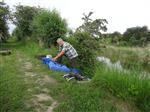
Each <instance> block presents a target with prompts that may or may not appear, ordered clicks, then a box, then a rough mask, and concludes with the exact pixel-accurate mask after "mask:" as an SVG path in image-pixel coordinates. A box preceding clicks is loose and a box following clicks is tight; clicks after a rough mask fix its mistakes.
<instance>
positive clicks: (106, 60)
mask: <svg viewBox="0 0 150 112" xmlns="http://www.w3.org/2000/svg"><path fill="white" fill-rule="evenodd" d="M97 60H98V61H99V62H102V63H104V64H105V65H106V66H107V67H108V68H111V69H117V70H119V71H123V72H126V73H127V72H130V71H129V70H126V69H124V68H123V67H122V65H121V62H120V61H119V60H118V61H116V62H115V63H112V62H111V60H110V59H109V58H106V57H104V56H98V57H97ZM144 78H150V74H149V73H148V72H145V71H142V72H141V74H140V75H139V79H144Z"/></svg>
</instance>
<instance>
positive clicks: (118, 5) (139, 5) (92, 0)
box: [0, 0, 150, 33]
mask: <svg viewBox="0 0 150 112" xmlns="http://www.w3.org/2000/svg"><path fill="white" fill-rule="evenodd" d="M0 1H1V0H0ZM4 1H5V3H7V4H8V5H9V6H10V7H11V8H12V7H13V6H14V5H17V4H19V3H20V4H21V5H28V6H40V7H42V8H46V9H49V10H52V9H54V8H55V9H56V10H58V11H59V12H60V14H61V17H62V18H64V19H66V20H67V23H68V26H69V27H70V28H71V29H75V28H77V27H79V26H80V25H81V24H82V23H83V21H82V19H81V18H82V17H83V13H85V14H88V13H89V12H90V11H93V12H94V14H93V15H92V16H91V18H92V19H97V18H101V19H107V21H108V25H107V28H108V31H107V33H112V32H114V31H119V32H121V33H123V32H125V30H126V29H127V28H130V27H135V26H144V25H146V26H148V28H149V29H150V0H4ZM9 27H10V32H11V31H12V30H13V29H14V25H12V24H10V25H9Z"/></svg>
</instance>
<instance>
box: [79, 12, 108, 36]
mask: <svg viewBox="0 0 150 112" xmlns="http://www.w3.org/2000/svg"><path fill="white" fill-rule="evenodd" d="M92 14H93V12H89V14H88V15H86V14H83V16H84V17H83V18H82V20H83V21H84V23H83V24H82V25H81V26H80V27H79V28H77V30H76V31H77V32H87V33H89V34H90V36H91V37H95V38H100V37H101V31H104V32H105V31H107V27H106V24H108V22H107V20H106V19H95V20H92V19H91V18H90V17H91V15H92Z"/></svg>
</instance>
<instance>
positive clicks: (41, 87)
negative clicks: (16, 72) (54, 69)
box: [17, 53, 58, 112]
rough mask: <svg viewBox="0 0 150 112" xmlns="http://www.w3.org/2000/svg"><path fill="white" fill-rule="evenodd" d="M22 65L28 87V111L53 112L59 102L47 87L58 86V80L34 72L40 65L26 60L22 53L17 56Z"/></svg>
mask: <svg viewBox="0 0 150 112" xmlns="http://www.w3.org/2000/svg"><path fill="white" fill-rule="evenodd" d="M17 56H18V59H19V61H20V63H22V65H21V71H22V72H23V73H24V81H25V84H26V85H27V87H28V88H27V92H28V93H27V94H28V95H27V98H26V101H25V106H26V111H34V112H53V109H54V108H56V106H57V105H58V102H57V101H56V100H54V99H53V98H52V97H51V96H50V94H49V89H48V87H47V86H46V85H48V86H50V85H54V84H56V83H57V82H56V80H54V79H53V78H51V77H49V75H46V74H44V73H43V74H41V73H40V74H38V73H36V72H34V68H36V67H39V66H38V65H36V66H35V65H34V64H32V62H31V61H30V60H29V59H26V58H24V56H22V55H21V54H20V53H18V54H17Z"/></svg>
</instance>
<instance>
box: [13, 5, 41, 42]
mask: <svg viewBox="0 0 150 112" xmlns="http://www.w3.org/2000/svg"><path fill="white" fill-rule="evenodd" d="M39 10H40V8H37V7H30V6H23V5H18V6H16V11H15V12H14V13H13V14H12V17H13V23H14V24H15V25H16V29H15V34H16V37H17V38H18V40H25V39H26V38H27V37H31V35H32V32H33V29H32V27H31V23H32V21H33V18H34V16H35V15H36V14H37V13H38V11H39Z"/></svg>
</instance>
